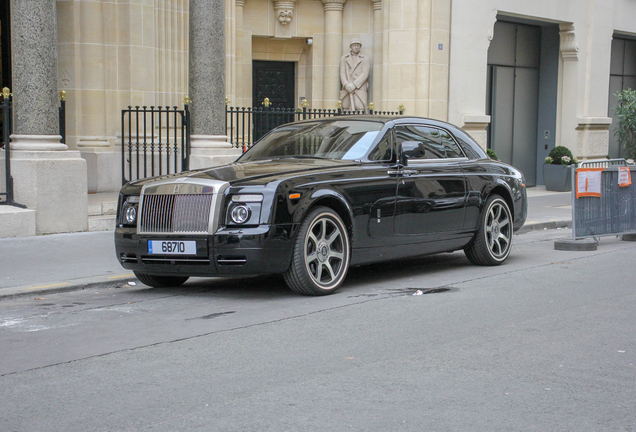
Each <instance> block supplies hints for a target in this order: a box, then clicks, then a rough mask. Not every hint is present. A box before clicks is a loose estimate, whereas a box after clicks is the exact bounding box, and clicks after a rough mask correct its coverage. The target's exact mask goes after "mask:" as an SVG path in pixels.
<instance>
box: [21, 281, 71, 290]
mask: <svg viewBox="0 0 636 432" xmlns="http://www.w3.org/2000/svg"><path fill="white" fill-rule="evenodd" d="M66 285H70V283H66V282H64V283H58V284H51V285H40V286H35V287H29V288H27V289H30V290H33V289H40V288H53V287H59V286H66Z"/></svg>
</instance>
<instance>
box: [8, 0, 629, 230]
mask: <svg viewBox="0 0 636 432" xmlns="http://www.w3.org/2000/svg"><path fill="white" fill-rule="evenodd" d="M209 1H210V0H57V1H55V0H41V1H40V0H39V1H35V0H33V1H31V0H11V2H10V3H11V11H10V13H11V19H10V20H8V17H7V16H6V15H7V12H2V13H3V21H2V23H1V24H2V26H3V27H2V28H3V30H2V31H3V32H6V27H7V26H9V27H10V28H11V33H12V40H14V42H15V37H13V36H14V35H15V34H16V32H15V31H14V30H16V29H15V28H14V27H15V26H16V25H24V24H16V23H17V21H16V16H15V13H16V12H18V11H24V10H29V9H34V8H36V6H35V5H41V4H43V5H49V6H51V5H52V7H53V9H54V10H53V12H52V14H53V15H52V16H53V17H55V18H54V22H53V25H54V27H55V28H56V33H55V38H56V43H53V42H46V41H44V42H40V43H48V44H49V45H50V46H48V52H49V54H50V56H54V58H55V60H56V67H57V85H55V84H54V83H47V82H46V81H42V85H45V86H47V87H51V88H50V89H48V90H49V93H48V94H49V96H50V95H51V94H53V93H57V92H58V91H59V90H65V91H66V92H67V140H66V148H65V149H64V151H65V152H71V153H64V154H65V155H68V156H72V157H69V158H67V159H72V160H73V161H75V162H73V163H71V162H68V161H67V162H65V163H67V164H71V165H72V164H75V165H77V162H78V160H79V159H81V160H83V161H84V164H85V167H84V168H74V170H75V171H73V172H75V174H74V175H76V176H78V178H81V177H82V176H85V178H86V180H85V182H83V183H81V184H80V189H82V188H84V189H85V191H87V192H91V193H92V192H96V193H100V192H111V191H116V190H117V189H118V188H119V186H120V182H121V181H120V179H121V173H120V171H121V110H122V109H123V108H125V107H127V106H128V105H132V106H135V105H139V106H144V105H146V106H151V105H164V106H165V105H170V106H179V107H182V106H183V98H184V96H185V95H187V94H188V95H189V96H190V97H191V98H192V99H193V100H194V101H195V104H196V102H197V100H198V99H199V100H200V99H202V98H198V95H197V94H189V93H190V91H191V90H190V89H191V88H192V85H191V84H192V83H191V82H190V80H191V77H192V70H191V69H192V68H191V66H190V65H191V63H189V62H190V61H191V59H190V57H192V56H191V53H192V47H191V41H192V40H193V34H192V31H193V30H192V28H191V26H190V23H191V18H192V17H191V16H190V14H191V13H192V11H193V10H194V9H193V8H194V7H200V8H203V9H199V11H201V10H207V9H206V8H208V9H210V8H212V9H210V10H213V13H212V14H211V15H210V17H207V18H206V22H207V21H210V22H208V23H207V25H208V27H201V29H202V30H196V31H197V32H204V33H205V32H217V33H218V32H221V33H222V36H224V39H223V40H220V41H219V42H218V43H214V44H213V45H215V46H216V48H219V46H224V48H225V55H224V58H222V59H218V61H215V62H213V63H214V64H215V65H216V66H219V65H220V67H221V68H222V69H221V70H219V71H218V73H216V75H223V77H222V86H221V85H219V81H215V82H214V83H213V84H212V85H211V86H214V87H215V88H216V89H217V90H219V91H220V90H223V93H224V96H225V98H227V101H228V102H229V104H230V105H231V106H235V107H249V106H260V104H261V103H262V100H260V99H259V97H260V96H259V95H261V96H262V95H263V94H264V93H263V92H273V93H275V92H276V91H279V90H280V89H279V90H277V89H276V88H275V87H276V86H272V85H270V86H269V87H268V86H267V84H268V83H270V84H271V81H272V80H269V81H268V77H272V76H274V75H276V74H277V73H279V71H280V70H281V69H284V68H287V69H286V70H287V71H288V72H286V73H287V75H285V77H286V78H285V79H286V80H287V81H290V82H291V84H290V83H289V82H288V83H287V84H290V85H288V86H287V88H286V89H282V90H280V92H282V93H284V96H285V97H286V99H285V100H286V101H287V102H285V103H286V104H287V105H293V106H296V107H297V106H299V105H300V103H301V102H302V100H303V99H304V100H306V101H307V102H308V103H309V106H310V107H311V108H321V109H333V108H335V107H336V104H337V102H338V97H339V92H340V89H341V84H340V79H339V71H338V68H339V62H340V58H341V56H342V55H343V54H345V53H347V52H348V51H349V46H348V45H349V41H350V40H351V39H352V38H354V37H355V38H359V40H360V41H361V42H362V52H363V53H364V54H365V55H367V56H370V57H371V73H370V76H369V83H370V86H369V90H368V100H369V101H370V102H372V103H373V104H374V106H375V109H376V110H385V111H394V110H397V109H398V107H399V106H400V105H401V106H403V107H404V110H405V111H404V112H405V114H407V115H416V116H424V117H432V118H436V119H441V120H447V121H449V122H451V123H455V124H457V125H459V126H461V127H463V128H465V129H466V130H467V131H469V132H470V133H471V134H472V135H473V136H474V137H475V139H476V140H477V141H478V142H479V143H480V144H481V145H482V146H483V147H491V148H493V149H494V150H495V151H496V152H497V153H498V154H499V155H500V158H501V159H503V160H505V161H507V162H512V163H513V164H515V165H518V167H519V168H521V169H522V170H523V171H524V173H525V174H526V177H527V179H528V184H529V185H534V184H542V162H543V159H544V158H545V156H547V153H548V152H549V150H550V149H551V148H553V147H554V146H555V145H565V146H567V147H569V148H570V149H571V150H572V151H573V153H574V154H575V155H576V156H577V157H579V158H598V157H605V156H607V155H609V156H612V157H618V156H622V153H621V150H620V148H619V147H618V145H617V144H616V142H615V140H614V139H613V138H612V135H613V131H612V115H613V114H612V108H613V107H612V94H613V93H615V92H616V91H618V90H620V89H622V88H627V87H630V86H631V87H632V88H633V87H635V86H636V82H634V81H636V21H635V20H633V19H632V18H633V17H634V16H636V3H634V2H633V1H632V0H558V1H553V0H539V1H533V2H528V1H521V0H216V3H208V2H209ZM21 13H22V12H21ZM200 14H201V12H197V16H198V15H200ZM206 28H207V29H208V30H205V29H206ZM210 29H211V30H210ZM25 34H28V32H27V33H25ZM206 34H207V33H206ZM3 40H4V38H3ZM11 45H12V47H11V50H12V58H14V59H15V58H16V56H17V55H18V53H17V50H16V43H12V44H11ZM7 48H8V47H6V46H4V43H3V47H2V49H3V50H5V51H6V49H7ZM215 55H216V54H215ZM202 56H203V57H204V56H205V54H203V55H202ZM221 56H222V54H221ZM4 58H5V56H3V59H4ZM189 59H190V60H189ZM5 63H6V61H5ZM5 66H6V65H5ZM29 67H33V68H40V67H44V66H43V65H37V64H34V65H31V66H29ZM200 68H203V67H200ZM3 70H5V68H4V67H3ZM200 70H202V69H200ZM223 71H224V73H223ZM17 73H18V74H19V73H21V72H19V71H18V72H17ZM259 74H260V75H259ZM290 74H291V75H290ZM49 75H50V74H49ZM197 76H198V75H197ZM259 77H261V78H259ZM263 77H265V78H263ZM7 79H8V78H7V77H6V73H5V74H4V75H3V77H2V80H3V85H7V86H10V87H11V88H12V90H13V91H14V95H15V101H16V104H19V98H20V95H19V94H18V87H19V86H16V82H15V81H16V70H15V62H14V68H13V77H12V78H11V82H8V81H7ZM199 79H200V80H201V79H203V78H199ZM17 81H19V78H17ZM259 86H263V88H264V90H263V88H260V87H259ZM257 90H258V91H257ZM270 98H272V99H273V98H274V97H273V96H270ZM48 103H49V105H50V104H51V102H50V101H49V102H48ZM198 108H199V109H198V112H199V113H201V112H206V110H207V109H208V107H205V106H200V107H198ZM193 110H194V111H196V110H197V107H196V105H195V106H193ZM48 115H52V114H48ZM217 123H220V122H219V121H217ZM49 129H51V130H50V131H48V132H47V133H46V134H45V135H55V134H56V133H57V132H56V131H53V127H51V128H49ZM193 132H194V133H195V134H196V135H197V137H202V138H200V139H199V141H196V140H195V141H196V142H195V143H194V147H195V149H196V150H195V152H196V153H197V154H198V155H200V156H201V161H202V162H201V164H205V163H207V162H210V161H213V159H212V156H213V155H214V153H215V152H223V151H225V152H226V153H227V151H226V150H227V149H224V147H223V145H222V142H223V140H224V138H223V133H224V131H223V130H221V131H218V130H215V131H212V130H204V131H193ZM37 133H41V134H44V132H37ZM25 134H26V133H24V134H23V135H25ZM18 135H19V134H18ZM26 135H28V134H26ZM18 138H19V137H18ZM53 141H55V139H53V140H52V141H51V143H52V142H53ZM197 142H198V143H199V144H197ZM215 142H216V143H217V145H215V144H214V143H215ZM51 143H50V144H51ZM51 145H52V144H51ZM19 147H20V144H18V145H17V148H19ZM53 147H55V146H53ZM226 153H224V156H225V159H222V160H227V159H229V158H231V157H233V155H232V154H226ZM230 153H231V152H230ZM60 154H62V153H57V155H58V156H59V155H60ZM0 157H2V156H1V155H0ZM18 159H19V158H18ZM38 163H40V164H41V160H40V161H39V162H38ZM18 165H20V163H19V162H18ZM80 165H81V163H80ZM69 166H70V165H69ZM16 169H18V168H16ZM31 169H33V170H35V172H38V170H39V168H31ZM82 170H85V174H82V173H83V172H84V171H82ZM71 171H72V170H71ZM69 172H70V171H69ZM14 176H15V177H17V178H19V177H20V173H18V172H16V173H15V175H14ZM25 176H26V177H27V178H28V177H30V176H31V177H32V175H31V174H25ZM17 178H16V188H18V189H20V188H24V187H27V186H25V184H29V186H28V187H29V188H30V187H31V183H28V182H26V183H25V182H22V185H20V183H19V182H18V181H17ZM84 183H85V185H84ZM19 193H22V194H23V196H26V195H24V194H28V192H27V191H23V190H20V191H19ZM74 194H75V195H78V194H79V195H81V193H75V192H74ZM41 199H44V198H41ZM69 199H70V198H69ZM79 199H80V200H81V199H82V198H79ZM37 201H38V198H33V203H32V204H30V205H29V208H30V209H33V210H37V209H38V208H39V207H40V206H38V205H37ZM81 205H83V204H80V206H81ZM80 225H81V224H78V225H76V226H74V227H73V228H69V227H68V226H60V227H51V228H47V229H39V228H38V230H37V232H54V231H55V232H61V231H73V230H75V231H77V230H81V229H82V227H81V226H80ZM42 226H45V225H42Z"/></svg>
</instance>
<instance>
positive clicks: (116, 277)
mask: <svg viewBox="0 0 636 432" xmlns="http://www.w3.org/2000/svg"><path fill="white" fill-rule="evenodd" d="M131 277H135V275H134V274H132V273H131V274H127V275H123V276H108V279H124V278H131Z"/></svg>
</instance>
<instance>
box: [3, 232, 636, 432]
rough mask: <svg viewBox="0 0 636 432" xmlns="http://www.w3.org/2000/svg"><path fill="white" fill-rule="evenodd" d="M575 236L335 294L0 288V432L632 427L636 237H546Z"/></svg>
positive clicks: (452, 257) (268, 285) (436, 259)
mask: <svg viewBox="0 0 636 432" xmlns="http://www.w3.org/2000/svg"><path fill="white" fill-rule="evenodd" d="M570 233H571V232H570V231H569V230H556V229H555V230H547V231H543V230H539V231H531V232H528V233H526V234H522V235H517V236H515V238H514V250H513V252H512V254H511V256H510V258H509V260H508V261H507V262H506V263H505V264H504V265H502V266H499V267H490V268H486V267H476V266H472V265H470V264H469V263H468V261H467V260H466V258H465V257H464V255H463V253H460V252H457V253H452V254H440V255H435V256H431V257H426V258H420V259H414V260H409V261H402V262H400V263H399V264H396V263H388V264H380V265H374V266H363V267H358V268H354V269H351V270H350V272H349V276H348V278H347V280H346V282H345V284H344V287H343V289H342V290H340V291H339V292H338V293H336V294H335V295H332V296H328V297H319V298H313V297H303V296H298V295H295V294H293V293H292V292H291V291H289V290H288V289H287V288H286V287H285V285H284V283H283V282H282V280H281V279H280V278H277V277H267V278H252V279H235V280H222V279H194V280H192V281H189V282H188V283H186V285H184V286H183V287H180V288H177V289H150V288H148V287H146V286H144V285H142V284H141V283H139V282H136V284H135V285H131V284H130V283H129V282H133V283H135V281H136V280H135V279H134V278H123V279H112V280H108V279H102V281H101V282H99V283H95V284H90V285H86V286H85V288H84V289H80V290H73V291H69V292H59V293H56V292H54V291H51V290H49V291H48V292H47V291H37V294H33V295H21V296H18V297H15V298H8V297H5V299H4V300H3V301H0V353H1V354H0V401H1V402H0V430H1V431H29V432H32V431H91V430H107V431H119V430H128V431H133V430H134V431H136V430H153V431H398V430H400V431H464V430H470V431H532V430H537V431H556V430H571V431H602V430H607V431H634V430H636V416H634V412H636V385H634V377H635V376H636V367H635V365H636V338H635V337H634V335H635V334H636V317H635V315H634V310H636V294H635V290H634V280H635V279H636V268H635V267H634V254H635V253H636V243H635V242H626V241H620V240H619V239H617V238H615V237H607V238H603V239H602V240H601V244H600V245H599V247H598V250H596V251H594V252H563V251H556V250H554V247H553V243H554V240H555V239H556V238H559V237H568V236H569V235H570ZM3 257H4V255H3ZM88 273H90V272H88ZM85 277H94V275H91V274H87V275H86V276H85ZM23 285H24V284H23ZM4 289H10V288H4ZM418 291H420V292H421V293H422V295H414V294H417V293H418Z"/></svg>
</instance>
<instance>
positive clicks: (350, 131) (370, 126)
mask: <svg viewBox="0 0 636 432" xmlns="http://www.w3.org/2000/svg"><path fill="white" fill-rule="evenodd" d="M383 126H384V124H383V123H380V122H373V121H356V120H334V121H331V122H315V123H300V124H290V125H287V126H282V127H279V128H277V129H275V130H274V131H272V132H271V133H269V134H268V135H267V136H266V137H265V138H263V139H262V140H261V141H259V142H258V143H257V144H255V145H254V146H253V147H252V148H251V149H249V150H248V151H247V152H246V153H245V154H244V155H243V157H241V161H242V162H244V161H250V160H259V159H280V158H318V159H339V160H358V159H362V158H363V157H365V155H366V154H367V153H369V151H370V149H371V144H373V142H374V141H375V138H376V137H377V136H378V133H380V130H381V129H382V127H383Z"/></svg>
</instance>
